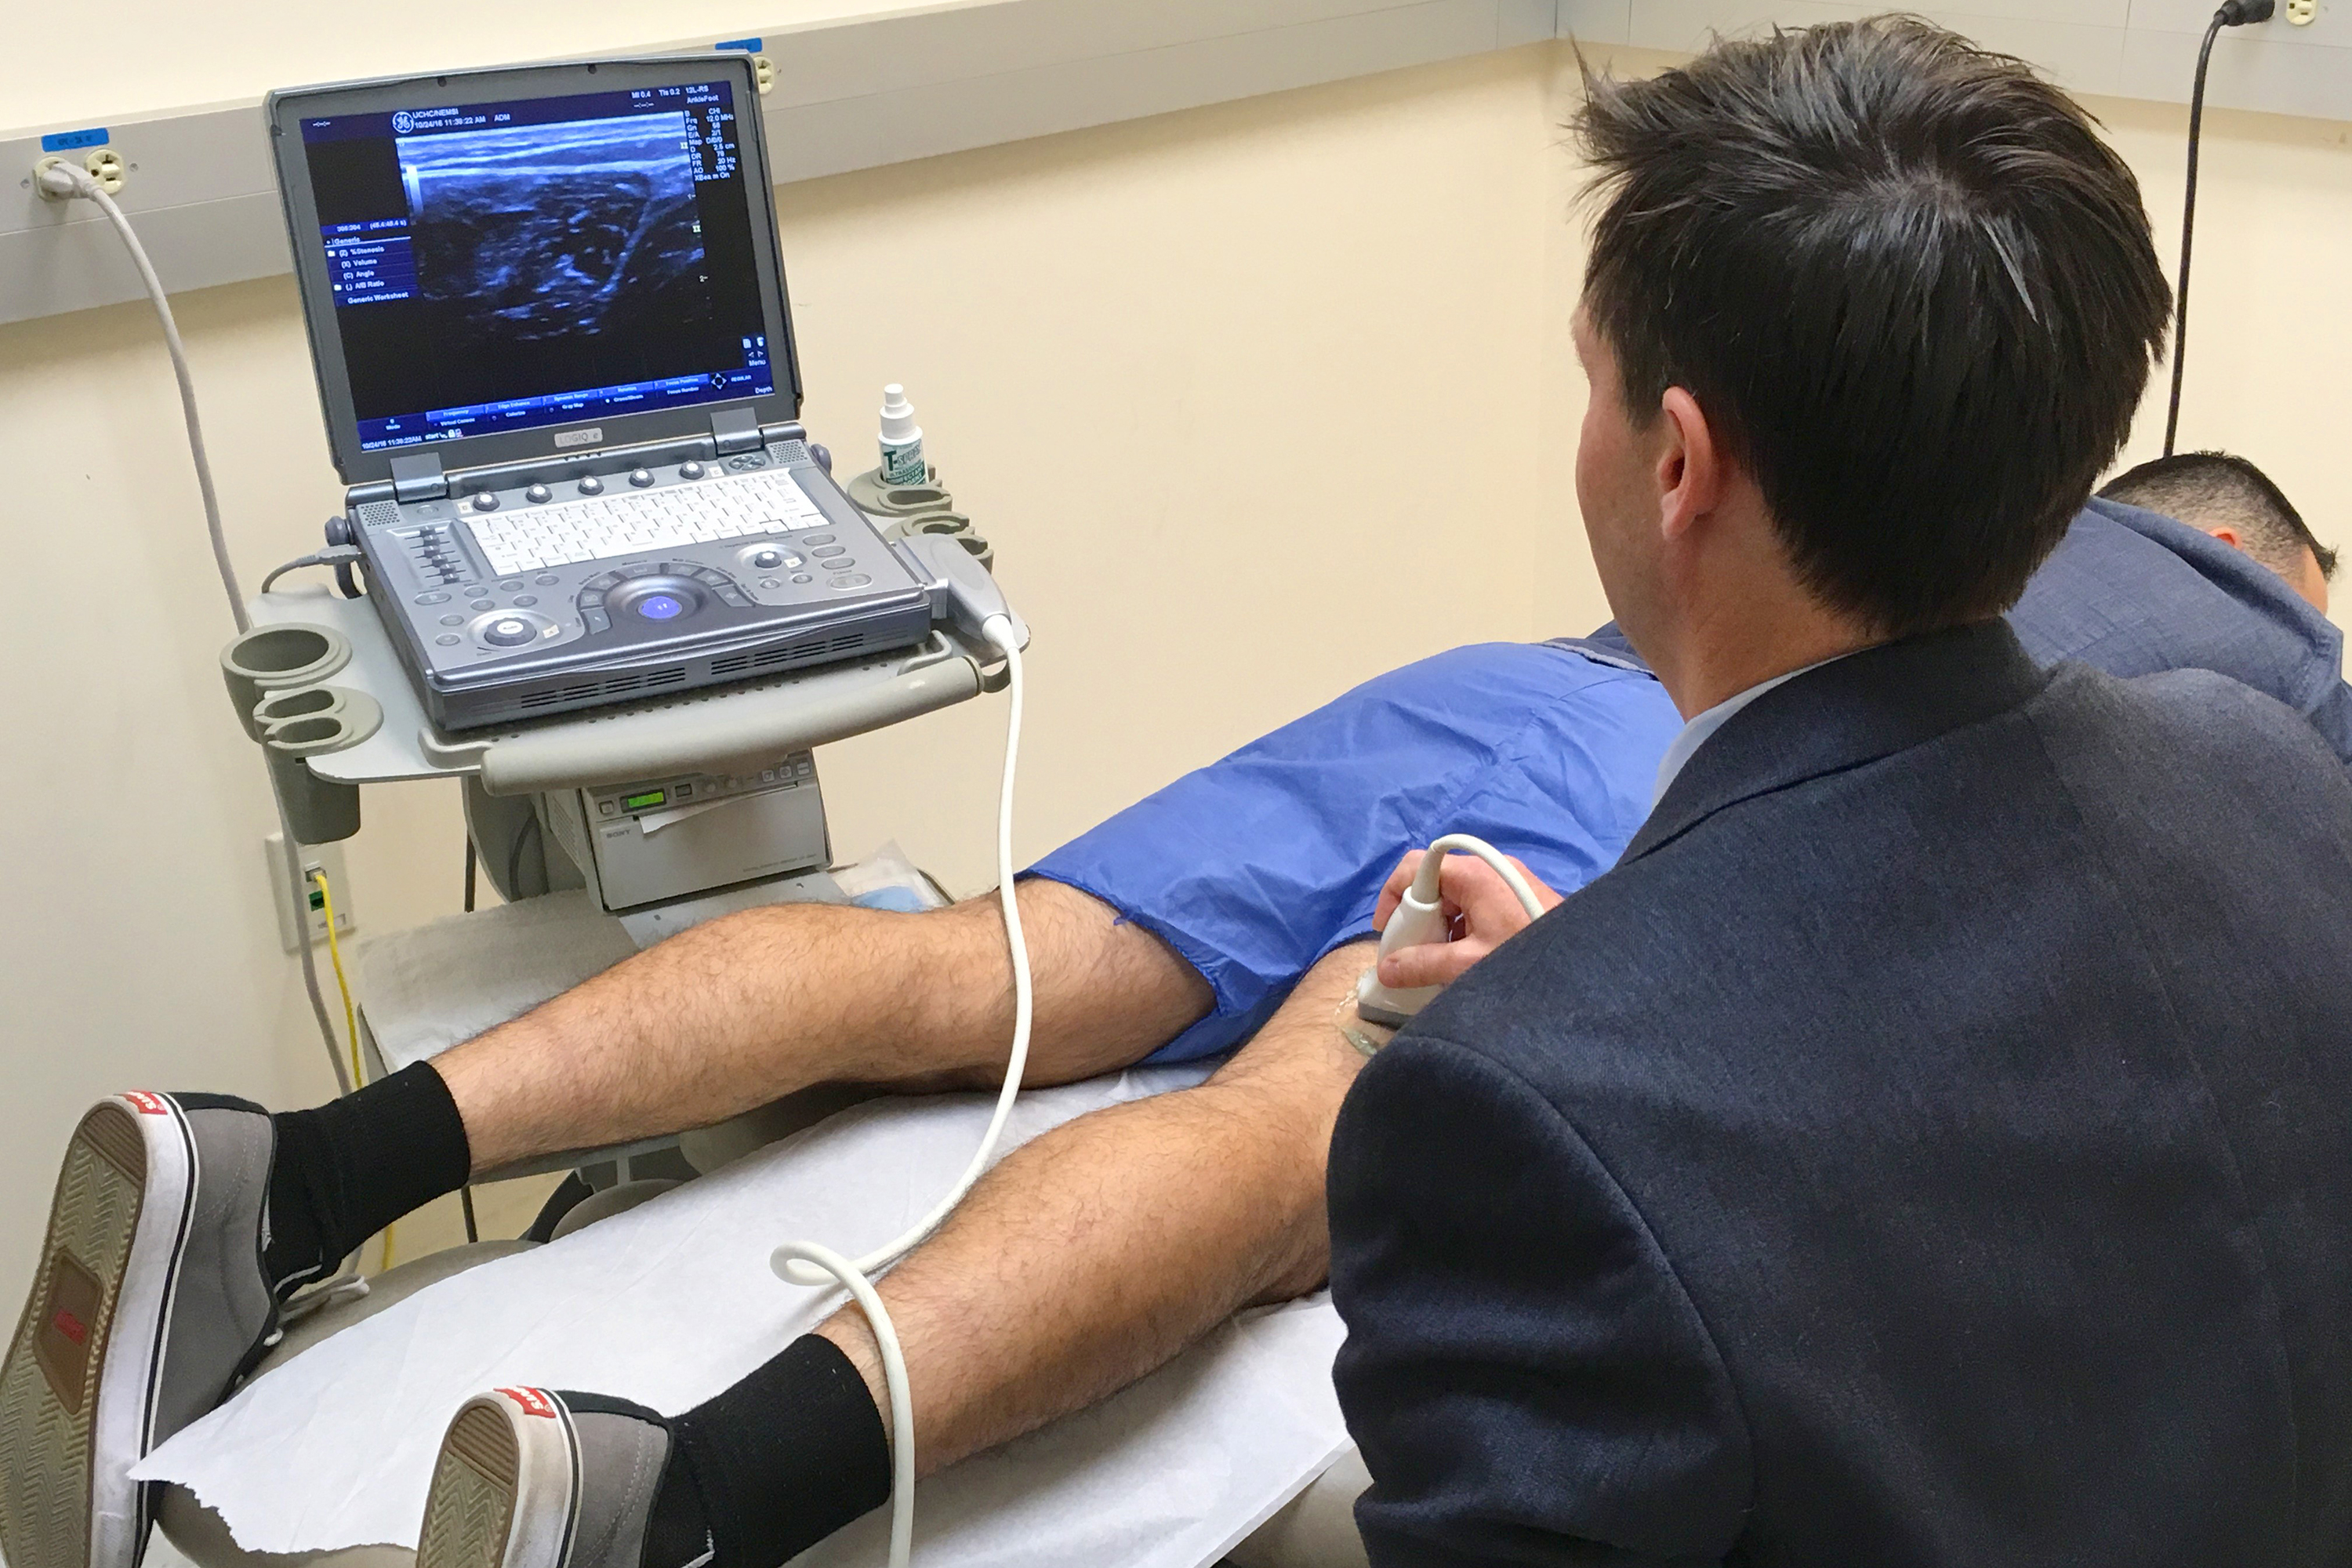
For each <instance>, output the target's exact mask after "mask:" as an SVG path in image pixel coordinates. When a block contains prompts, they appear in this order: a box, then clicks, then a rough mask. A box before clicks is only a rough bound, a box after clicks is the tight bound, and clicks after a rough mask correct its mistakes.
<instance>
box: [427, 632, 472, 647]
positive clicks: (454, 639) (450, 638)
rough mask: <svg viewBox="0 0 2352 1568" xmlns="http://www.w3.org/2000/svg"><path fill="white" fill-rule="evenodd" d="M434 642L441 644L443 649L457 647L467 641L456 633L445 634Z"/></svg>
mask: <svg viewBox="0 0 2352 1568" xmlns="http://www.w3.org/2000/svg"><path fill="white" fill-rule="evenodd" d="M433 640H434V641H435V642H437V643H439V644H440V645H441V646H442V647H457V645H458V644H459V643H461V642H463V641H464V640H465V639H464V638H463V637H459V636H458V635H457V633H455V632H443V633H442V634H441V635H440V636H439V637H435V638H434V639H433Z"/></svg>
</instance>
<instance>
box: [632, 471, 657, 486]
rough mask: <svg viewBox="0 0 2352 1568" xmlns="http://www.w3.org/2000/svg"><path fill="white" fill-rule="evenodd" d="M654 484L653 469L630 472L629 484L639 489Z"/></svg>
mask: <svg viewBox="0 0 2352 1568" xmlns="http://www.w3.org/2000/svg"><path fill="white" fill-rule="evenodd" d="M653 482H654V471H653V470H652V469H651V468H631V469H630V470H629V483H631V484H633V485H635V486H636V487H637V489H645V488H646V486H647V485H649V484H651V483H653Z"/></svg>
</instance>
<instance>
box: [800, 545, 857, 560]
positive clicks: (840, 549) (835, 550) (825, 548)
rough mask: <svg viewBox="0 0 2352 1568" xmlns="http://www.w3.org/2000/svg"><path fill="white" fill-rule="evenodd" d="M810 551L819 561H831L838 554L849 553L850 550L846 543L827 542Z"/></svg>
mask: <svg viewBox="0 0 2352 1568" xmlns="http://www.w3.org/2000/svg"><path fill="white" fill-rule="evenodd" d="M809 553H810V554H811V555H814V556H815V557H816V558H817V559H818V560H819V561H830V560H832V559H833V558H834V557H835V556H836V555H846V554H848V553H849V550H848V548H847V547H846V546H845V545H840V544H826V545H822V546H820V547H818V548H817V549H814V550H812V551H810V552H809Z"/></svg>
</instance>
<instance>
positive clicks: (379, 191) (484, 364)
mask: <svg viewBox="0 0 2352 1568" xmlns="http://www.w3.org/2000/svg"><path fill="white" fill-rule="evenodd" d="M733 96H734V95H733V91H732V89H731V88H730V84H728V83H726V82H707V83H700V84H695V85H688V86H675V87H655V88H640V89H628V90H624V91H617V92H602V93H586V94H578V95H572V96H567V97H562V98H548V99H535V100H520V101H514V102H505V103H486V104H467V105H457V106H451V107H441V108H430V109H416V110H394V111H391V112H388V113H378V114H354V115H343V116H338V117H334V118H328V119H306V120H304V121H302V138H303V142H304V143H305V151H306V153H307V156H308V162H309V164H310V181H311V186H312V194H313V195H314V197H315V199H316V201H317V204H318V213H319V232H318V234H317V236H316V237H315V238H314V239H313V241H312V243H315V244H316V245H318V246H319V247H320V253H321V254H322V255H323V257H324V259H325V262H326V269H327V274H328V281H329V285H330V287H331V289H332V291H333V292H332V299H333V301H334V306H335V310H334V316H335V324H336V330H337V331H338V332H339V334H340V336H341V341H342V349H343V358H344V363H345V366H346V371H347V374H348V376H349V379H350V384H351V394H352V409H353V412H354V415H355V416H356V418H357V422H358V426H359V431H358V434H359V441H360V447H361V449H362V451H380V450H384V449H386V448H391V447H406V446H414V445H417V444H420V443H424V442H428V441H450V440H458V439H462V438H464V437H469V436H483V435H491V434H497V433H501V432H506V431H512V430H521V429H529V428H531V427H533V426H544V425H558V424H569V423H572V422H574V421H579V420H590V419H596V418H600V417H609V416H618V415H625V414H634V413H642V412H646V411H648V410H654V409H662V408H675V407H678V406H681V405H691V404H698V403H710V402H715V401H719V400H721V399H740V398H744V397H748V396H752V395H764V394H768V393H772V392H773V391H774V390H775V375H774V372H773V370H772V366H771V363H770V358H769V351H768V340H767V336H766V331H767V329H766V325H765V321H764V317H763V314H762V310H761V299H760V286H759V272H758V268H757V266H756V264H755V261H754V256H753V250H752V234H751V203H750V201H749V199H748V195H747V192H746V190H745V188H744V183H743V171H742V160H741V154H740V140H739V132H738V129H737V119H736V114H735V109H734V103H733Z"/></svg>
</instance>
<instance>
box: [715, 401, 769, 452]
mask: <svg viewBox="0 0 2352 1568" xmlns="http://www.w3.org/2000/svg"><path fill="white" fill-rule="evenodd" d="M710 438H711V439H712V440H713V441H715V442H717V443H718V444H719V456H720V457H722V458H723V457H725V456H727V455H728V454H729V453H730V452H756V451H758V450H759V449H760V447H761V440H760V420H759V416H756V415H754V414H753V413H752V412H751V409H750V408H748V407H742V406H738V407H734V408H719V409H715V410H713V411H712V413H711V416H710Z"/></svg>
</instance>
